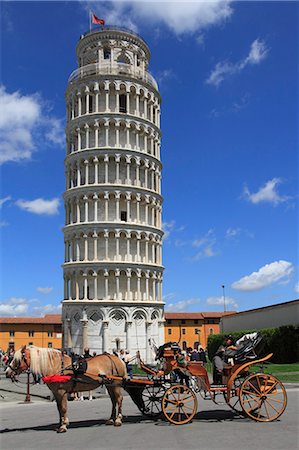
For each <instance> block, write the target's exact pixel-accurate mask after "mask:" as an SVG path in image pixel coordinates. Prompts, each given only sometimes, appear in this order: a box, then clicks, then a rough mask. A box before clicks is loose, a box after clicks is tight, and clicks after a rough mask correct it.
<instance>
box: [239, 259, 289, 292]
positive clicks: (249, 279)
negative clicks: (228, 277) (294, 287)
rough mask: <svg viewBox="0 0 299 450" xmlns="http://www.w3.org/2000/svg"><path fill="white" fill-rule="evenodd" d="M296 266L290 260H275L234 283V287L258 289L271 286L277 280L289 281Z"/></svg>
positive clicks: (246, 289) (242, 289)
mask: <svg viewBox="0 0 299 450" xmlns="http://www.w3.org/2000/svg"><path fill="white" fill-rule="evenodd" d="M293 271H294V266H293V264H292V263H290V262H288V261H283V260H281V261H275V262H273V263H270V264H266V265H265V266H263V267H261V268H260V269H259V270H258V271H257V272H252V273H251V274H250V275H246V276H245V277H243V278H241V279H240V280H238V281H235V282H234V283H233V284H232V286H231V287H232V288H233V289H237V290H239V291H248V292H251V291H258V290H260V289H263V288H264V287H267V286H270V285H271V284H273V283H276V282H277V281H281V282H282V281H289V279H290V277H291V275H292V273H293Z"/></svg>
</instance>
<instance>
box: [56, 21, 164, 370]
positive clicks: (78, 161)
mask: <svg viewBox="0 0 299 450" xmlns="http://www.w3.org/2000/svg"><path fill="white" fill-rule="evenodd" d="M76 53H77V60H78V69H76V70H75V71H74V72H73V73H72V74H71V75H70V77H69V80H68V87H67V90H66V109H67V125H66V142H67V151H66V158H65V177H66V190H65V193H64V203H65V218H66V221H65V227H64V242H65V261H64V265H63V272H64V300H63V302H62V318H63V331H64V332H63V345H64V347H69V348H72V349H73V350H74V351H75V352H76V353H81V352H82V349H83V348H84V347H85V346H88V347H89V348H90V351H96V352H97V353H102V352H104V351H107V352H112V351H113V349H118V350H119V349H122V348H124V349H126V348H128V349H129V350H130V351H131V353H134V352H135V351H136V350H140V352H141V355H142V357H143V358H144V359H145V360H146V361H148V362H151V360H152V351H151V343H152V342H153V341H154V342H155V343H156V344H157V345H161V344H162V343H163V342H164V328H163V321H164V310H163V302H162V273H163V266H162V236H163V232H162V221H161V212H162V196H161V169H162V166H161V161H160V137H161V134H160V100H161V98H160V94H159V91H158V86H157V83H156V81H155V79H154V78H153V77H152V75H151V74H150V73H149V72H148V65H149V60H150V51H149V48H148V46H147V44H146V43H145V41H144V40H143V39H142V38H141V37H140V36H138V35H137V34H136V33H134V32H132V31H130V30H126V29H122V28H118V27H106V28H105V29H104V30H94V31H90V32H88V33H86V34H84V35H82V36H81V38H80V40H79V42H78V45H77V51H76Z"/></svg>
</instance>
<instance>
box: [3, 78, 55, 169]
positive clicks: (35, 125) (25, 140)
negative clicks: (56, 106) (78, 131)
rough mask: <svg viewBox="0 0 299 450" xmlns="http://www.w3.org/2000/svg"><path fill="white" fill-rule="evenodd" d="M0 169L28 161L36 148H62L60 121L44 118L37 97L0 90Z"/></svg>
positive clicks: (41, 103)
mask: <svg viewBox="0 0 299 450" xmlns="http://www.w3.org/2000/svg"><path fill="white" fill-rule="evenodd" d="M0 109H1V115H0V133H1V142H0V150H1V152H0V165H1V164H4V163H6V162H8V161H14V162H22V161H25V160H30V159H31V157H32V154H33V152H35V151H37V149H38V147H39V146H44V145H45V143H46V144H47V143H48V142H50V143H54V144H59V145H61V146H62V145H63V144H64V139H62V136H63V135H64V132H63V128H62V126H61V121H59V119H56V118H54V117H48V116H47V114H46V112H45V109H46V106H45V104H44V102H43V100H42V98H41V96H40V95H39V94H32V95H23V94H21V93H20V92H19V91H16V92H13V93H9V92H7V91H6V88H5V86H3V85H1V86H0Z"/></svg>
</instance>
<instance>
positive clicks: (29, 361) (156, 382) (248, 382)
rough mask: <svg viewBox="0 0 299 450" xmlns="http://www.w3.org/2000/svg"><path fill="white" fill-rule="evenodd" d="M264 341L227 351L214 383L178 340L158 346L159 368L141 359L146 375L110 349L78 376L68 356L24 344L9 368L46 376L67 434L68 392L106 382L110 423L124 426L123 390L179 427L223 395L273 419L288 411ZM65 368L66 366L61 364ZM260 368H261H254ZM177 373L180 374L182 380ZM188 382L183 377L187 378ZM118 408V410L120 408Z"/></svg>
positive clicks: (238, 407) (259, 417)
mask: <svg viewBox="0 0 299 450" xmlns="http://www.w3.org/2000/svg"><path fill="white" fill-rule="evenodd" d="M259 344H260V341H259V339H257V340H250V339H249V340H247V341H245V342H244V345H240V348H239V349H238V350H236V352H235V354H233V355H232V354H231V355H229V356H230V357H229V358H228V361H227V364H226V365H225V367H224V370H223V377H222V380H221V381H222V383H221V384H211V382H210V380H209V376H208V372H207V370H206V368H205V367H204V366H203V364H202V363H201V362H197V361H194V362H182V359H181V351H180V348H179V346H178V344H177V343H173V342H172V343H171V342H170V343H167V344H164V345H163V346H161V347H159V348H158V349H157V352H156V353H157V356H156V359H157V360H158V361H159V363H160V368H158V369H152V368H150V367H148V366H146V365H145V364H144V363H143V362H142V361H141V359H140V357H139V358H138V359H139V366H140V368H141V369H142V370H143V372H144V375H143V376H140V377H138V378H137V377H133V378H132V379H130V378H128V376H127V373H126V369H125V366H124V364H123V362H122V361H121V360H120V359H119V358H118V357H117V356H114V355H109V354H107V353H105V354H103V355H98V356H95V357H94V358H88V359H86V364H85V366H86V367H85V372H84V373H80V374H78V373H77V374H76V373H74V371H73V368H72V361H71V359H70V358H69V357H68V356H64V357H62V354H61V352H59V351H58V350H53V349H41V348H37V347H27V348H22V349H21V350H19V351H18V352H16V354H15V357H14V360H13V361H12V363H11V364H10V366H9V368H8V369H7V376H10V377H11V378H15V376H16V375H17V374H18V373H20V372H22V371H24V370H26V369H29V368H30V369H31V370H32V371H33V372H37V373H42V374H43V375H47V376H46V377H44V378H43V379H44V381H45V382H46V383H47V384H48V387H49V389H50V390H51V391H52V392H53V394H54V397H55V399H56V403H57V407H58V411H59V415H60V424H59V428H58V430H57V431H58V432H65V431H66V430H67V426H68V424H69V420H68V417H67V394H69V393H71V392H78V391H79V392H82V391H86V390H93V389H95V388H96V387H98V386H101V385H105V386H106V387H107V390H108V393H109V395H110V397H111V401H112V413H111V417H110V419H109V420H108V421H107V424H109V425H110V424H114V425H116V426H117V425H121V424H122V399H123V396H122V393H121V388H124V389H125V390H126V391H127V392H128V393H129V395H130V396H131V398H132V400H133V401H134V403H135V404H136V405H137V407H138V408H139V410H140V411H141V412H142V413H143V414H144V415H147V416H150V417H152V418H157V417H162V416H164V418H165V419H166V420H167V421H168V422H170V423H171V424H175V425H182V424H186V423H188V422H190V421H191V420H192V419H193V418H194V416H195V414H196V412H197V409H198V398H199V396H200V395H201V397H202V398H204V399H210V400H211V401H213V402H214V403H215V404H219V402H218V398H219V396H223V398H224V400H225V402H226V404H227V405H229V406H230V407H231V408H232V409H233V410H235V411H236V412H238V413H239V414H243V415H245V416H247V417H249V418H251V419H253V420H255V421H258V422H271V421H273V420H275V419H277V418H278V417H279V416H280V415H281V414H282V413H283V412H284V410H285V408H286V404H287V396H286V391H285V388H284V386H283V384H282V383H281V382H280V381H279V380H278V379H277V378H276V377H274V376H273V375H270V374H268V373H265V372H264V363H266V362H267V361H268V360H269V359H270V358H271V357H272V355H273V354H272V353H271V354H269V355H267V356H264V357H263V358H259V357H258V354H257V352H256V350H257V347H258V346H259ZM62 366H63V367H62ZM257 366H259V370H256V368H257ZM173 373H177V374H178V375H182V376H180V380H181V381H180V382H179V383H178V382H177V381H176V380H175V379H174V378H173V376H172V375H173ZM183 380H185V381H183ZM117 407H118V413H116V409H117Z"/></svg>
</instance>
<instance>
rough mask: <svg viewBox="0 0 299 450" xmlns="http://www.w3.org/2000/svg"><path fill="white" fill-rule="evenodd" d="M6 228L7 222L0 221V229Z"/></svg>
mask: <svg viewBox="0 0 299 450" xmlns="http://www.w3.org/2000/svg"><path fill="white" fill-rule="evenodd" d="M7 226H8V222H5V220H1V222H0V228H3V227H7Z"/></svg>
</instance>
